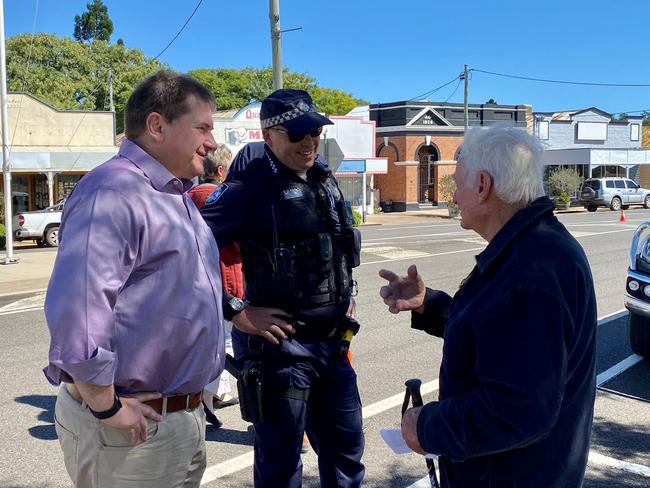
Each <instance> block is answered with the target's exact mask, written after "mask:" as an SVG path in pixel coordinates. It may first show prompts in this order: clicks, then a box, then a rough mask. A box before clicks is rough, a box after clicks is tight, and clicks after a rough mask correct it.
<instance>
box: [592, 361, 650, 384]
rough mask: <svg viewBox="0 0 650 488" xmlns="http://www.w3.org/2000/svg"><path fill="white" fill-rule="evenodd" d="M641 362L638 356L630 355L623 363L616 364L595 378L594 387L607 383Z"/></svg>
mask: <svg viewBox="0 0 650 488" xmlns="http://www.w3.org/2000/svg"><path fill="white" fill-rule="evenodd" d="M641 361H643V357H642V356H639V355H638V354H632V355H631V356H628V357H626V358H625V359H623V361H621V362H619V363H616V364H615V365H614V366H612V367H611V368H609V369H607V370H605V371H603V372H602V373H600V374H599V375H598V376H596V386H601V385H602V384H603V383H607V382H608V381H609V380H611V379H612V378H615V377H616V376H618V375H619V374H621V373H622V372H623V371H625V370H626V369H630V368H631V367H632V366H634V365H635V364H637V363H639V362H641Z"/></svg>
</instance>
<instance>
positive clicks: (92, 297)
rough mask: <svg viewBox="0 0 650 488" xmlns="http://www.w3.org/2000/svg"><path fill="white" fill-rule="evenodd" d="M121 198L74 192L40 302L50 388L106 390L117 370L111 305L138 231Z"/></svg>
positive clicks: (106, 193)
mask: <svg viewBox="0 0 650 488" xmlns="http://www.w3.org/2000/svg"><path fill="white" fill-rule="evenodd" d="M134 208H135V207H134V206H133V205H132V204H131V202H129V201H128V199H127V197H126V196H124V195H122V194H121V193H119V192H118V191H115V190H111V189H99V190H96V191H94V192H92V193H86V194H84V192H83V191H79V192H74V193H73V195H72V197H71V198H70V199H69V200H68V202H67V204H66V208H65V210H64V213H63V220H62V223H61V232H60V246H59V250H58V254H57V258H56V262H55V265H54V271H53V273H52V277H51V279H50V283H49V285H48V290H47V296H46V300H45V317H46V320H47V325H48V328H49V330H50V336H51V342H50V351H49V364H48V365H47V367H46V368H45V369H44V372H45V375H46V377H47V379H48V380H49V381H50V382H51V383H52V384H55V385H56V384H59V383H60V382H61V381H67V382H69V381H72V379H80V380H82V381H85V382H88V383H92V384H96V385H100V386H107V385H110V384H112V383H113V382H114V377H115V372H116V369H117V344H116V341H115V313H114V310H115V305H116V301H117V298H118V293H119V292H120V290H121V289H122V287H123V286H124V285H125V283H126V281H127V279H128V278H129V276H130V274H131V271H132V270H133V268H134V266H135V261H136V259H137V254H138V236H139V235H140V232H139V224H138V223H137V219H136V214H135V212H134Z"/></svg>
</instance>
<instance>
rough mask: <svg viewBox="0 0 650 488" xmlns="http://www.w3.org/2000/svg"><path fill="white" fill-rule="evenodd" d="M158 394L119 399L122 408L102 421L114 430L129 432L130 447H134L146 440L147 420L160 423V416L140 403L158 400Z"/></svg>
mask: <svg viewBox="0 0 650 488" xmlns="http://www.w3.org/2000/svg"><path fill="white" fill-rule="evenodd" d="M160 397H161V395H160V393H139V394H135V395H133V396H131V397H125V396H121V397H120V402H121V403H122V408H120V410H119V412H117V413H116V414H115V415H113V416H112V417H110V418H108V419H106V420H102V422H103V423H104V424H106V425H109V426H111V427H114V428H116V429H123V430H128V431H130V432H131V445H133V446H135V445H136V444H137V443H138V441H142V442H145V441H146V440H147V431H148V429H147V419H151V420H155V421H156V422H160V421H161V420H162V415H159V414H158V413H157V412H156V411H155V410H154V409H153V408H151V407H150V406H149V405H145V404H144V403H142V402H146V401H147V400H154V399H156V398H160Z"/></svg>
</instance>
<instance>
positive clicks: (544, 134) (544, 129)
mask: <svg viewBox="0 0 650 488" xmlns="http://www.w3.org/2000/svg"><path fill="white" fill-rule="evenodd" d="M537 124H538V125H537V127H538V133H537V135H538V137H539V138H540V139H541V140H543V141H548V120H540V121H539V122H538V123H537Z"/></svg>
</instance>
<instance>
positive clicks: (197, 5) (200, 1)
mask: <svg viewBox="0 0 650 488" xmlns="http://www.w3.org/2000/svg"><path fill="white" fill-rule="evenodd" d="M202 3H203V0H199V3H197V4H196V7H194V11H193V12H192V14H191V15H190V16H189V17H188V19H187V20H186V21H185V23H184V24H183V27H181V28H180V30H179V31H178V32H177V33H176V35H175V36H174V37H173V39H172V40H171V41H169V44H167V45H166V46H165V49H163V50H162V51H160V52H159V53H158V55H157V56H156V57H154V58H153V59H152V61H155V60H156V59H158V58H159V57H160V56H162V54H163V53H164V52H165V51H167V49H168V48H169V46H171V45H172V44H173V43H174V41H175V40H176V39H177V38H178V36H180V35H181V32H183V29H185V27H186V26H187V24H189V22H190V20H192V17H194V14H195V13H196V11H197V10H198V9H199V7H200V6H201V4H202Z"/></svg>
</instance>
